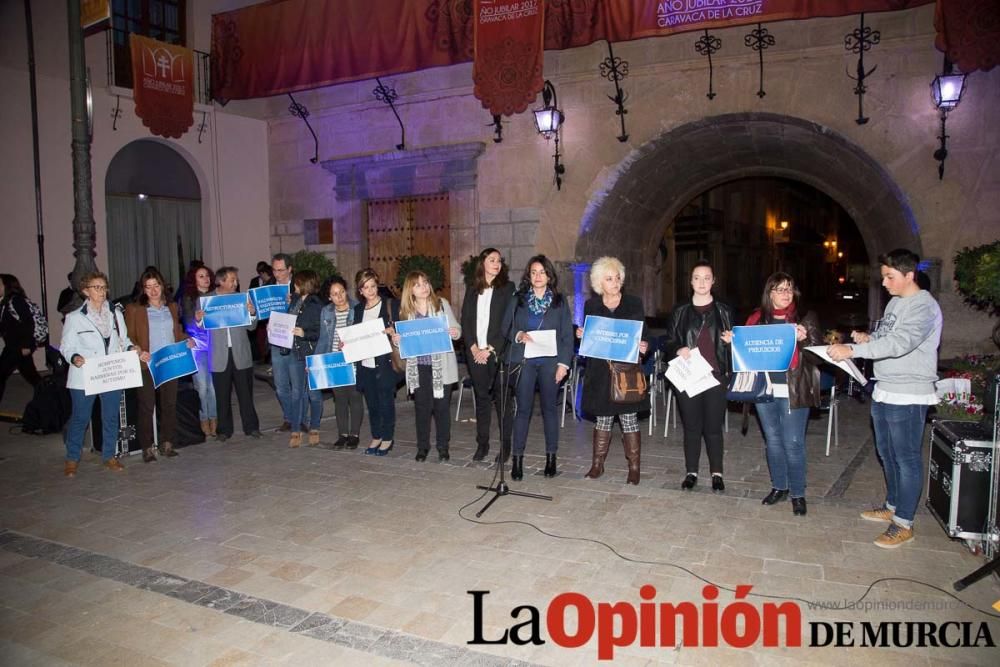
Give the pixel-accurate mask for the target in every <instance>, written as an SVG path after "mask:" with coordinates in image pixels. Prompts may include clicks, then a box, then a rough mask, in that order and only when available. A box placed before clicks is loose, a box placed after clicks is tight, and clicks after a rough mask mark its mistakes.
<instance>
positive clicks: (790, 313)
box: [747, 303, 799, 369]
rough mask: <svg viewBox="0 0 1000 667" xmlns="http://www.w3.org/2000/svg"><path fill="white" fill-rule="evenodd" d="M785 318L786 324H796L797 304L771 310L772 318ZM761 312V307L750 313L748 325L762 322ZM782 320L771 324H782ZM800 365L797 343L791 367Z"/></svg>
mask: <svg viewBox="0 0 1000 667" xmlns="http://www.w3.org/2000/svg"><path fill="white" fill-rule="evenodd" d="M782 318H783V319H784V323H785V324H795V304H794V303H793V304H791V305H790V306H788V308H775V309H774V310H772V311H771V319H772V320H775V319H778V320H780V319H782ZM760 320H761V312H760V308H758V309H757V310H755V311H753V312H752V313H750V317H748V318H747V326H748V327H752V326H754V325H755V324H761V321H760ZM781 323H782V322H780V321H779V322H770V324H781ZM798 367H799V344H798V342H797V341H796V343H795V352H793V353H792V365H791V366H790V367H789V369H792V368H798Z"/></svg>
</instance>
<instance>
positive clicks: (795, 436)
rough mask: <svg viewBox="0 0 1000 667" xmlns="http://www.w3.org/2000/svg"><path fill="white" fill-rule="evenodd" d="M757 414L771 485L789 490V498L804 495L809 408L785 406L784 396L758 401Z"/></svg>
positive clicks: (786, 400) (782, 489) (786, 402)
mask: <svg viewBox="0 0 1000 667" xmlns="http://www.w3.org/2000/svg"><path fill="white" fill-rule="evenodd" d="M756 408H757V416H758V417H759V418H760V427H761V428H762V429H763V430H764V440H765V441H766V442H767V468H768V470H770V471H771V486H772V487H774V488H775V489H778V490H779V491H785V490H787V491H789V495H790V496H791V497H792V498H805V496H806V423H807V422H808V421H809V408H794V409H792V410H789V409H788V399H787V398H776V399H774V401H773V402H771V403H757V405H756Z"/></svg>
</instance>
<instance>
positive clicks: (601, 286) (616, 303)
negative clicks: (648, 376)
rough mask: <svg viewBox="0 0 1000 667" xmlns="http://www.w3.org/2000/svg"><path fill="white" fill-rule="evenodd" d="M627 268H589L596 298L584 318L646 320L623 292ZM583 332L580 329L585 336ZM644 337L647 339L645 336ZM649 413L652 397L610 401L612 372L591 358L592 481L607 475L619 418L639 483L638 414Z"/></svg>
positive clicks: (587, 383) (586, 406)
mask: <svg viewBox="0 0 1000 667" xmlns="http://www.w3.org/2000/svg"><path fill="white" fill-rule="evenodd" d="M624 282H625V265H624V264H622V263H621V262H620V261H619V260H618V259H617V258H615V257H601V258H600V259H598V260H597V261H596V262H594V264H593V266H591V267H590V286H591V287H592V288H593V290H594V292H596V293H597V296H594V297H591V298H590V299H588V300H587V303H586V304H584V306H583V314H584V317H586V316H587V315H594V316H597V317H607V318H611V319H616V320H636V321H639V322H642V321H643V320H644V319H645V316H646V314H645V311H644V310H643V307H642V300H641V299H640V298H639V297H637V296H632V295H631V294H623V293H622V284H623V283H624ZM582 335H583V330H582V329H578V330H577V336H578V337H579V336H582ZM644 338H645V336H644ZM648 345H649V344H648V342H647V341H646V340H645V339H644V340H643V341H642V342H641V343H639V354H646V350H647V349H648ZM644 410H649V395H648V394H647V395H646V396H644V397H643V399H642V400H641V401H639V402H638V403H615V402H613V401H612V400H611V371H610V368H609V366H608V364H607V362H605V361H604V360H603V359H590V360H589V361H588V362H587V366H586V370H585V371H584V374H583V411H584V412H585V413H587V414H590V415H593V416H594V417H596V423H595V425H594V460H593V464H592V465H591V467H590V471H589V472H588V473H587V475H586V476H587V477H589V478H590V479H597V478H598V477H600V476H601V475H603V474H604V460H605V459H606V458H607V456H608V449H609V448H610V446H611V429H612V427H613V426H614V423H615V417H618V419H619V421H620V422H621V425H622V445H623V447H624V449H625V459H626V460H627V461H628V479H627V482H628V483H629V484H638V483H639V452H640V449H641V445H642V442H641V438H640V435H639V415H638V413H639V412H642V411H644Z"/></svg>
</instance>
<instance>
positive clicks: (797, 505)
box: [792, 498, 806, 516]
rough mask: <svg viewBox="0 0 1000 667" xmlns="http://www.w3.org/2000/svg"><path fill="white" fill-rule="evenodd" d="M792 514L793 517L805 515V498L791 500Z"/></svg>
mask: <svg viewBox="0 0 1000 667" xmlns="http://www.w3.org/2000/svg"><path fill="white" fill-rule="evenodd" d="M792 514H794V515H795V516H805V515H806V499H805V498H792Z"/></svg>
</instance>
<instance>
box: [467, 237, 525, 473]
mask: <svg viewBox="0 0 1000 667" xmlns="http://www.w3.org/2000/svg"><path fill="white" fill-rule="evenodd" d="M513 296H514V283H513V282H511V281H510V279H509V278H508V277H507V265H506V264H504V261H503V256H502V255H501V254H500V251H499V250H497V249H496V248H486V249H485V250H483V251H482V252H481V253H479V262H478V263H477V264H476V275H475V279H474V281H473V284H472V287H471V288H470V289H467V290H465V300H464V301H462V337H463V338H464V339H465V350H466V352H467V354H466V359H465V365H466V367H467V368H468V371H469V377H470V378H472V390H473V391H474V392H475V395H476V453H475V454H473V456H472V460H473V461H482V460H483V459H485V458H486V455H487V454H489V453H490V410H491V409H492V407H493V406H494V405H495V406H496V411H497V419H498V420H501V421H500V437H501V443H500V451H501V458H502V459H503V461H504V462H506V461H507V457H509V456H510V438H511V435H510V433H511V424H510V415H511V410H510V408H512V407H513V406H512V405H504V406H501V403H509V402H510V401H501V398H503V395H502V393H501V388H500V387H498V386H496V384H497V373H498V372H499V369H500V364H501V363H502V362H503V361H504V360H505V356H504V355H505V352H506V350H507V332H506V331H504V329H503V328H502V326H501V325H502V324H503V316H504V314H505V313H506V312H507V308H508V306H509V305H510V300H511V297H513ZM502 408H505V410H504V412H503V413H501V409H502Z"/></svg>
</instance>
